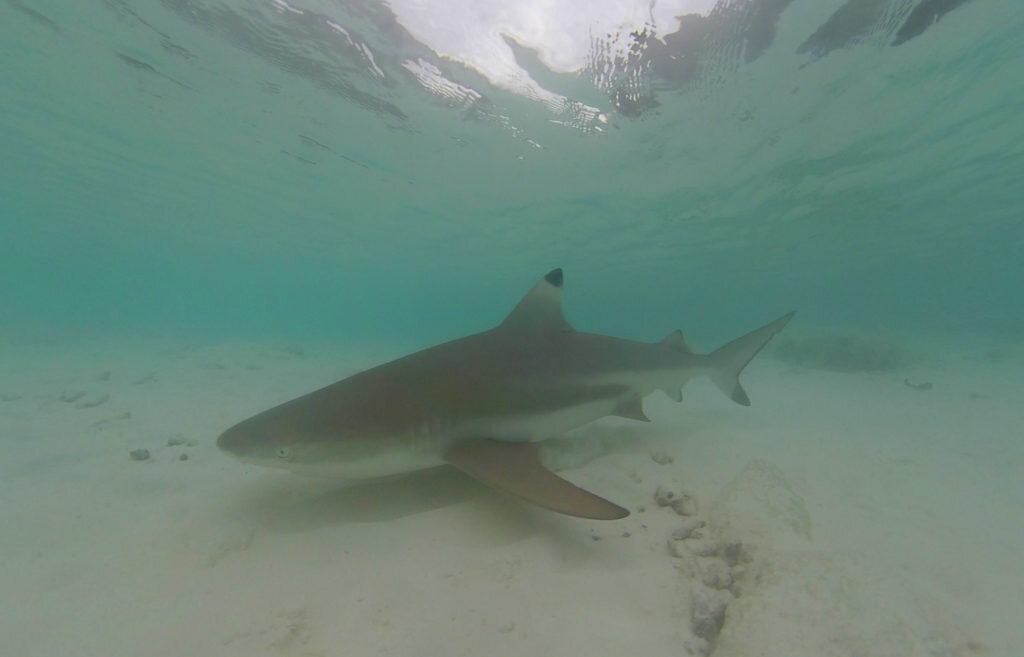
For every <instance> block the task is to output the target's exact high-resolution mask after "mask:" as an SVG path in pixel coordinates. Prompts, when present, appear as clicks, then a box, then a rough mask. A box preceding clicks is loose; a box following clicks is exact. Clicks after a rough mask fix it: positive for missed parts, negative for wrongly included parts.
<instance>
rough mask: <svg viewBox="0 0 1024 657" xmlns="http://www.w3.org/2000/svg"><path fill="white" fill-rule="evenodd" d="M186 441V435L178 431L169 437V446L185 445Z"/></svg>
mask: <svg viewBox="0 0 1024 657" xmlns="http://www.w3.org/2000/svg"><path fill="white" fill-rule="evenodd" d="M185 442H186V440H185V436H183V435H181V434H180V433H176V434H174V435H173V436H171V437H170V438H168V439H167V446H168V447H177V446H178V445H184V444H185Z"/></svg>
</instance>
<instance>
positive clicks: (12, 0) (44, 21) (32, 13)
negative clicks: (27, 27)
mask: <svg viewBox="0 0 1024 657" xmlns="http://www.w3.org/2000/svg"><path fill="white" fill-rule="evenodd" d="M7 2H8V4H10V5H11V6H12V7H14V8H15V9H17V10H18V11H20V12H21V13H23V14H25V15H26V16H28V17H29V18H31V19H32V20H34V21H35V22H36V23H38V24H40V25H42V26H43V27H48V28H50V29H51V30H53V31H54V32H56V33H57V34H61V29H60V25H58V24H57V21H55V20H53V19H52V18H50V17H49V16H47V15H46V14H44V13H42V12H41V11H39V10H36V9H33V8H32V7H29V6H28V5H26V4H25V3H23V2H21V0H7Z"/></svg>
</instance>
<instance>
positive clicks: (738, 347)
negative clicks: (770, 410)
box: [707, 313, 794, 406]
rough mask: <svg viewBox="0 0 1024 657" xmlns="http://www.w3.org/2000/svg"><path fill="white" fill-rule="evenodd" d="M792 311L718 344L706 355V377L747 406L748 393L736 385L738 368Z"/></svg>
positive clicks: (779, 327)
mask: <svg viewBox="0 0 1024 657" xmlns="http://www.w3.org/2000/svg"><path fill="white" fill-rule="evenodd" d="M793 315H794V313H787V314H786V315H783V316H782V317H780V318H778V319H777V320H775V321H774V322H771V323H769V324H765V325H764V326H762V327H761V328H759V329H756V330H754V331H751V332H750V333H747V334H746V335H744V336H743V337H741V338H736V339H735V340H733V341H732V342H730V343H728V344H725V345H722V346H721V347H719V348H718V349H716V350H714V351H713V352H711V353H710V354H708V355H707V359H708V370H707V374H708V378H710V379H711V380H712V381H713V382H714V383H715V385H716V386H718V389H719V390H721V391H722V392H723V393H725V396H726V397H728V398H729V399H731V400H733V401H734V402H736V403H737V404H742V405H743V406H750V397H747V392H746V391H745V390H744V389H743V386H742V385H740V372H742V371H743V368H744V367H746V366H747V363H749V362H750V361H751V360H752V359H753V358H754V356H756V355H757V352H759V351H761V349H762V348H763V347H764V346H765V345H766V344H768V341H769V340H771V339H772V337H773V336H774V335H775V334H776V333H778V332H779V331H781V330H782V328H783V327H784V326H785V325H786V324H788V323H789V320H791V319H793Z"/></svg>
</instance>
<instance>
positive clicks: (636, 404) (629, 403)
mask: <svg viewBox="0 0 1024 657" xmlns="http://www.w3.org/2000/svg"><path fill="white" fill-rule="evenodd" d="M612 415H614V416H616V417H624V418H627V419H629V420H640V421H641V422H650V421H651V418H649V417H647V415H646V414H644V406H643V398H642V397H640V395H634V396H632V397H630V398H629V399H627V400H626V401H624V402H622V403H621V404H619V405H618V406H617V407H616V408H615V412H614V413H612Z"/></svg>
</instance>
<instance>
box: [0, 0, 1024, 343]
mask: <svg viewBox="0 0 1024 657" xmlns="http://www.w3.org/2000/svg"><path fill="white" fill-rule="evenodd" d="M769 4H771V3H750V7H747V8H746V9H744V7H746V5H744V3H736V4H735V8H734V9H733V10H728V9H720V10H719V14H718V15H717V16H718V18H717V19H715V20H716V21H717V22H714V21H712V19H701V20H703V21H704V22H705V23H711V25H710V26H708V25H703V24H702V23H701V22H700V21H699V20H697V19H692V20H697V27H688V28H687V29H686V30H684V32H685V34H684V33H682V32H680V33H676V34H675V35H674V38H678V39H682V40H683V41H684V43H683V44H682V45H680V44H676V45H675V46H673V47H674V48H675V50H672V48H670V47H669V46H665V45H661V46H660V50H659V49H656V48H653V47H652V48H649V49H648V50H647V51H641V52H644V53H646V54H645V55H644V57H646V59H644V60H639V59H638V60H637V61H639V62H640V63H636V62H634V64H635V65H634V64H630V65H628V66H622V65H621V64H622V62H621V61H620V62H619V64H620V65H619V66H617V67H616V66H615V65H614V62H612V63H611V64H609V63H608V62H607V61H604V60H601V59H600V53H601V50H600V48H599V47H598V46H599V44H600V41H599V40H598V39H594V42H595V43H596V44H598V45H595V46H594V52H593V53H592V54H591V56H590V59H591V60H592V62H597V63H592V68H595V69H600V70H602V71H605V70H607V69H610V70H611V71H612V72H613V73H614V74H615V75H617V76H618V77H617V78H615V79H614V80H613V82H612V83H607V84H595V76H593V75H591V74H589V73H586V72H584V73H582V74H572V73H566V72H552V71H549V70H546V69H545V68H544V66H543V64H542V63H541V57H539V56H537V55H535V54H532V51H530V50H529V49H528V48H526V47H519V48H517V49H516V50H515V51H514V52H515V54H517V55H518V56H519V60H517V61H518V62H520V64H521V66H522V70H523V71H524V74H532V75H533V79H534V80H536V81H537V85H538V86H543V85H546V87H544V88H545V89H550V91H551V93H553V94H562V97H564V98H567V99H570V100H572V99H577V98H579V99H583V101H581V102H580V103H578V104H579V105H582V106H587V107H590V108H592V109H591V110H588V111H590V112H591V114H590V115H587V116H591V115H593V116H598V117H599V118H590V119H589V120H583V119H579V115H580V114H581V111H575V110H563V111H554V110H552V109H551V108H550V107H549V105H550V103H548V104H545V103H544V102H540V101H537V100H532V99H528V98H525V97H524V96H523V95H521V94H520V93H517V90H509V89H504V88H500V87H498V86H495V85H494V84H491V83H490V82H489V81H488V80H487V79H486V78H485V77H484V76H483V75H482V74H481V73H479V72H478V71H476V70H473V69H471V68H469V67H466V66H462V65H460V64H458V63H456V62H453V61H451V60H450V59H446V58H442V57H439V56H437V55H436V54H434V53H433V52H432V51H431V50H430V48H428V47H427V46H425V45H423V44H422V43H419V42H417V41H416V40H415V39H414V38H413V37H412V36H411V35H410V34H409V33H408V32H407V31H406V30H405V29H404V28H403V27H402V26H401V25H400V24H399V23H397V22H396V19H395V18H394V16H393V15H392V14H391V12H390V11H388V9H387V8H385V7H382V6H380V5H377V4H374V3H369V2H367V3H357V4H355V5H348V6H345V5H342V4H340V3H330V2H323V3H310V4H308V5H295V7H293V9H292V10H286V9H282V8H281V6H280V5H274V4H273V3H269V2H268V3H220V2H204V3H196V2H186V1H184V0H166V1H164V2H149V3H147V2H138V3H128V2H121V1H119V0H106V1H105V2H98V1H97V2H84V3H75V4H73V5H69V4H67V3H61V2H45V1H44V2H38V3H32V4H31V5H29V4H26V3H25V2H22V1H20V0H17V1H15V0H7V1H6V2H4V3H3V4H0V12H2V14H0V16H2V20H0V30H2V31H3V32H2V36H3V38H2V45H0V48H2V62H3V63H2V66H3V71H2V74H3V79H4V84H3V92H2V93H3V96H2V104H0V131H2V132H0V139H2V143H3V145H4V153H5V157H4V158H3V164H2V165H0V166H2V167H3V172H2V173H3V180H4V181H5V182H4V187H5V192H4V194H3V197H2V201H0V203H2V204H3V205H2V216H3V218H4V223H5V239H4V240H3V243H2V246H0V249H2V254H0V255H2V258H0V268H2V270H0V275H2V276H3V278H4V280H5V281H8V282H9V284H6V285H4V286H3V291H2V295H3V298H2V303H3V306H4V307H5V308H7V309H8V313H7V318H8V322H9V323H13V324H14V325H15V326H23V327H26V328H33V327H36V326H39V325H45V326H47V327H51V328H53V329H55V330H63V331H68V332H77V331H80V330H82V329H83V328H90V329H91V330H96V331H100V332H102V331H109V330H135V329H145V330H147V331H157V332H160V331H176V330H181V331H196V332H205V331H215V332H223V333H227V334H236V333H240V332H241V333H250V332H251V333H258V334H265V333H271V334H274V333H280V332H287V333H294V334H295V335H296V336H298V337H301V336H303V335H306V334H309V333H315V334H322V335H335V334H337V335H340V336H342V337H349V338H359V337H366V336H377V335H380V334H381V333H393V334H396V335H405V334H409V333H416V334H417V335H419V334H427V335H430V336H431V337H435V336H436V337H442V336H447V335H450V334H451V333H452V332H453V331H456V332H462V331H463V330H465V329H471V328H479V327H482V326H485V325H487V324H489V323H492V322H494V321H496V319H497V318H499V317H500V316H501V315H502V314H503V313H504V312H505V310H506V309H507V307H508V306H509V303H510V302H509V299H510V298H515V297H516V296H517V295H518V294H519V293H520V291H521V290H522V289H523V288H524V287H525V286H526V285H529V284H530V282H532V281H533V280H534V279H535V278H536V277H537V276H538V275H540V273H543V272H544V271H547V270H548V269H550V268H551V267H553V266H563V267H565V268H566V272H567V276H568V283H567V284H568V285H569V288H568V289H569V290H570V294H569V298H568V299H567V303H568V304H569V306H570V309H571V310H570V312H571V313H572V314H573V316H574V317H576V318H578V320H577V321H578V323H580V324H586V325H590V326H593V327H594V328H595V329H597V330H606V331H613V330H614V331H619V332H623V331H626V332H629V333H635V334H644V333H647V332H648V331H653V330H655V329H654V327H656V328H657V332H658V333H661V332H662V328H663V326H665V325H667V326H675V325H676V324H678V323H679V322H680V321H683V322H685V323H686V324H687V327H688V328H689V327H690V325H691V324H692V325H693V327H692V328H691V330H698V331H702V330H704V329H705V327H708V328H709V329H710V330H712V331H713V330H714V329H715V328H716V327H715V326H708V325H709V324H715V323H718V322H721V323H722V325H725V326H735V325H736V323H745V322H746V321H747V318H750V317H759V318H760V317H766V316H772V315H774V314H777V311H779V310H785V309H788V308H791V307H795V308H799V309H800V311H801V313H802V314H801V319H802V321H805V322H808V323H809V324H812V325H813V324H844V325H845V324H849V323H866V324H867V325H869V326H876V325H878V326H883V327H902V328H909V327H912V328H913V329H915V330H917V329H920V330H926V331H929V332H940V333H941V332H949V331H953V332H956V331H986V332H997V333H1003V334H1007V333H1008V334H1012V335H1019V334H1020V332H1021V330H1022V326H1024V314H1022V313H1024V311H1022V309H1021V304H1022V302H1021V300H1020V295H1019V293H1018V292H1019V288H1020V283H1021V280H1022V278H1024V273H1022V268H1021V265H1019V264H1018V262H1017V260H1016V258H1017V255H1018V254H1019V249H1020V246H1021V240H1022V233H1024V228H1022V225H1024V224H1022V222H1021V221H1020V208H1021V199H1020V193H1019V191H1018V190H1017V185H1016V183H1017V182H1018V181H1019V180H1020V179H1021V177H1022V167H1024V164H1022V162H1024V160H1022V158H1021V157H1020V156H1021V153H1022V150H1024V122H1022V120H1021V118H1020V116H1021V112H1020V110H1021V107H1022V106H1024V91H1022V88H1021V86H1020V85H1018V84H1015V83H1014V82H1013V81H1014V80H1016V79H1017V78H1018V77H1019V74H1020V72H1021V69H1022V61H1021V57H1022V56H1021V54H1020V52H1019V49H1018V48H1016V44H1015V39H1014V35H1016V34H1018V33H1019V30H1020V28H1021V20H1022V18H1021V14H1020V12H1018V11H1016V10H1015V9H1014V8H1013V6H1012V5H1011V4H1009V3H994V2H968V3H965V4H963V5H962V6H957V7H956V8H954V9H952V10H950V11H948V12H946V13H942V14H941V20H938V21H937V22H931V21H924V22H923V23H922V26H923V27H922V26H918V27H919V28H920V30H921V31H920V34H918V35H917V36H914V37H913V38H909V40H905V41H902V42H900V43H899V44H898V45H894V42H896V41H897V40H898V39H897V37H898V36H899V35H900V34H904V33H901V32H900V30H901V29H903V30H904V32H907V33H909V32H913V31H914V30H915V29H918V28H916V27H914V25H915V23H913V22H910V23H908V17H911V16H915V15H916V14H914V12H915V11H917V13H918V14H921V13H922V12H924V13H925V14H926V13H927V11H933V14H934V13H935V12H937V11H939V9H941V8H942V7H944V6H948V5H951V4H953V5H955V4H957V3H931V4H932V5H936V6H937V7H938V8H937V9H936V8H932V9H929V6H927V5H929V3H913V2H892V3H877V2H857V1H854V0H851V1H850V2H847V3H845V4H844V3H837V2H830V3H818V2H814V3H810V2H788V3H774V5H775V6H774V7H769V6H768V5H769ZM783 5H784V7H785V8H784V10H781V11H780V10H779V7H780V6H783ZM917 5H926V6H925V7H924V8H923V9H921V8H920V7H918V9H916V10H915V9H914V8H915V6H917ZM858 7H860V9H859V10H858V11H853V10H854V9H857V8H858ZM883 7H885V8H886V9H885V10H884V11H883V9H882V8H883ZM730 12H731V13H730ZM844 12H845V13H844ZM837 16H838V18H837ZM844 17H846V18H844ZM579 19H580V20H581V21H586V16H580V17H579ZM595 20H596V18H595ZM915 20H918V21H919V22H920V21H921V20H923V19H920V18H916V19H915ZM332 25H333V26H335V27H331V26H332ZM686 25H689V23H687V24H686ZM907 25H909V26H910V27H906V26H907ZM336 27H343V28H344V27H347V29H346V33H347V34H349V37H348V40H346V38H345V37H343V36H341V33H340V32H338V30H337V29H336ZM912 28H913V29H912ZM691 34H692V38H690V40H689V41H686V40H685V39H684V37H685V36H687V35H691ZM680 35H682V36H680ZM669 36H670V37H672V36H673V35H669ZM755 37H756V38H755ZM899 38H900V39H903V38H906V36H905V34H904V36H903V37H899ZM350 41H351V42H352V43H356V44H359V46H358V47H357V46H354V45H350ZM652 41H653V40H652ZM502 43H504V42H502ZM670 43H671V42H670ZM527 45H529V44H527ZM363 48H365V49H366V50H365V51H364V50H363ZM537 48H540V46H537ZM556 50H557V49H556ZM665 51H668V52H665ZM366 53H372V55H367V54H366ZM410 61H426V62H428V63H435V64H436V65H440V66H442V67H443V71H444V72H445V74H446V75H447V79H449V80H451V81H454V82H456V83H458V84H460V85H462V86H463V87H465V88H470V89H473V90H475V92H476V93H478V94H479V98H475V99H474V98H471V99H470V100H466V99H464V98H455V99H452V98H448V97H444V96H442V95H439V94H437V93H434V92H432V91H429V90H427V89H426V88H424V87H423V86H422V85H421V84H420V83H419V82H418V81H417V79H416V78H415V77H413V75H412V74H411V73H410V72H409V70H407V68H406V67H405V66H404V65H405V64H407V63H408V62H410ZM602 61H603V63H602ZM672 62H682V63H680V64H679V66H678V67H676V68H673V64H672ZM602 66H603V68H602ZM633 69H640V72H639V73H636V72H635V71H633ZM611 77H614V76H611ZM605 78H609V76H604V77H602V78H600V79H599V80H598V81H600V80H602V79H605ZM615 80H617V82H615ZM602 87H603V88H602ZM623 98H626V99H627V100H626V101H623V100H622V99H623ZM637 98H638V99H637ZM616 99H618V100H619V102H618V104H619V107H618V109H617V107H616ZM630 99H633V100H631V101H630ZM627 101H630V102H627ZM567 102H568V101H567ZM595 111H599V112H600V113H601V114H594V112H595ZM601 119H603V122H602V120H601ZM556 122H557V123H556ZM597 130H601V132H597ZM609 308H612V309H614V312H607V310H608V309H609ZM649 327H651V328H649Z"/></svg>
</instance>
